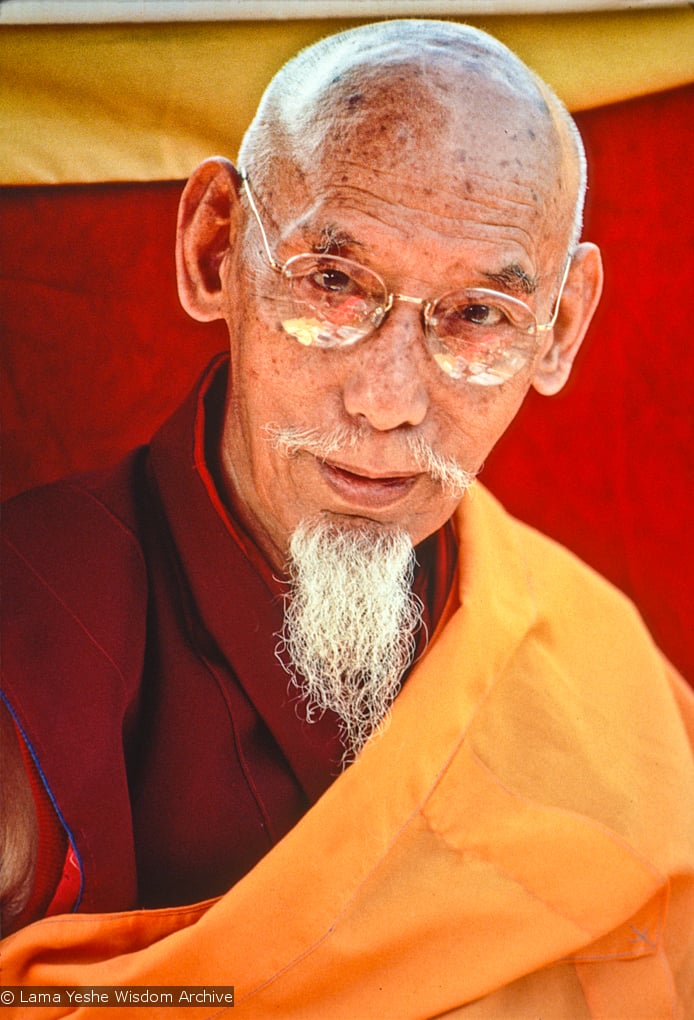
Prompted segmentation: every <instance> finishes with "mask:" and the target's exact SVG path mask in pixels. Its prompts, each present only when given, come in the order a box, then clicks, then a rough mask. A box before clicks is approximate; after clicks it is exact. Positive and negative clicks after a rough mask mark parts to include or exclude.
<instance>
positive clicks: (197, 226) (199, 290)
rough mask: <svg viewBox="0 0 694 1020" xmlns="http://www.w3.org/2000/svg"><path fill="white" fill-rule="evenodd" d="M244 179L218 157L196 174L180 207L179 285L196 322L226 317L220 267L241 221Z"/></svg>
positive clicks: (209, 161) (229, 164)
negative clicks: (241, 195) (242, 182)
mask: <svg viewBox="0 0 694 1020" xmlns="http://www.w3.org/2000/svg"><path fill="white" fill-rule="evenodd" d="M240 183H241V178H240V177H239V174H238V172H237V171H236V169H235V168H234V166H233V165H232V164H231V163H230V162H229V160H227V159H222V158H221V157H220V156H215V157H213V158H212V159H207V160H205V162H204V163H201V164H200V166H199V167H198V168H197V169H196V170H194V171H193V173H192V174H191V176H190V179H189V180H188V183H187V184H186V186H185V189H184V191H183V194H182V196H181V201H180V203H179V207H178V227H177V232H176V279H177V281H178V296H179V299H180V301H181V304H182V305H183V307H184V308H185V310H186V311H187V312H188V314H189V315H190V316H192V317H193V318H194V319H199V320H200V321H201V322H210V321H211V320H212V319H221V318H223V317H224V294H223V287H222V278H221V265H222V260H223V258H224V256H225V254H226V253H227V252H228V251H229V249H230V248H231V247H232V246H233V245H234V244H235V242H236V237H237V231H238V226H239V223H240V219H241V212H240V210H241V205H240V202H239V187H240Z"/></svg>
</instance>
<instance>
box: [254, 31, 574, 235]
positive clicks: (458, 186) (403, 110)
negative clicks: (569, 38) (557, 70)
mask: <svg viewBox="0 0 694 1020" xmlns="http://www.w3.org/2000/svg"><path fill="white" fill-rule="evenodd" d="M239 159H240V162H241V164H242V165H244V166H246V167H247V168H248V169H249V171H250V172H251V174H252V176H253V179H254V181H256V182H259V183H260V182H261V181H262V186H263V188H264V189H265V190H266V191H269V192H270V193H272V194H273V195H274V198H275V201H281V195H280V194H278V191H279V190H280V188H282V189H287V186H288V185H289V186H290V187H291V186H292V185H295V186H301V185H302V184H303V185H304V186H305V187H307V188H310V186H311V185H310V182H311V173H312V167H313V166H315V164H316V162H317V161H321V162H323V163H325V162H330V163H331V164H332V165H338V166H343V167H344V168H345V173H346V174H348V173H349V165H350V163H358V164H359V165H360V166H364V165H367V164H371V165H373V166H374V167H378V168H379V171H380V172H382V173H388V172H389V171H390V170H396V169H399V170H400V171H402V170H405V171H406V172H407V173H409V174H410V175H411V176H412V178H413V179H418V180H419V181H420V182H421V181H429V182H430V184H431V186H432V187H434V188H440V187H444V186H445V187H446V188H447V189H451V190H457V191H459V193H460V194H464V193H465V192H466V191H467V193H468V194H469V193H470V188H471V180H472V178H473V177H475V176H477V177H479V175H482V176H485V177H487V178H489V179H492V178H497V179H503V180H505V181H508V182H510V183H511V185H513V183H514V182H515V181H519V182H520V181H522V182H523V183H524V184H526V183H527V182H528V181H529V180H532V181H533V182H534V184H535V185H536V187H535V189H534V192H533V200H534V201H536V203H537V211H538V216H539V217H542V219H543V220H544V221H545V222H546V224H547V227H548V229H549V228H550V226H551V229H552V231H553V232H554V233H555V235H557V234H560V235H562V237H563V240H562V244H563V246H564V249H565V250H566V249H568V248H571V247H573V246H574V245H575V244H576V243H577V241H578V237H579V235H580V226H581V214H582V206H583V195H584V191H585V160H584V155H583V147H582V144H581V140H580V136H579V135H578V131H577V129H576V127H575V125H574V123H573V121H572V119H571V117H570V116H569V114H568V113H567V112H566V110H565V108H564V107H563V106H562V104H561V102H560V101H559V100H558V99H557V97H556V96H555V95H554V93H553V92H552V91H551V90H550V89H549V87H548V86H546V85H545V84H544V83H543V82H542V81H541V80H540V79H539V78H537V76H536V75H534V74H533V73H532V72H531V71H530V70H529V69H528V68H527V67H526V66H525V65H524V64H523V63H522V62H521V61H520V60H519V59H518V58H517V57H516V56H515V55H514V54H513V53H512V52H511V51H510V50H509V49H507V48H506V47H505V46H503V45H502V44H501V43H499V42H498V41H497V40H496V39H494V38H492V37H491V36H489V35H487V34H486V33H483V32H480V31H478V30H477V29H473V28H470V27H469V26H462V25H459V24H454V23H449V22H438V21H416V20H412V21H389V22H382V23H379V24H375V25H367V26H364V27H362V28H357V29H353V30H351V31H348V32H344V33H341V34H339V35H334V36H330V37H328V38H327V39H324V40H322V41H321V42H319V43H317V44H316V45H314V46H311V47H309V48H308V49H306V50H304V51H303V52H301V53H300V54H299V55H298V56H297V57H295V58H294V59H293V60H291V61H290V62H289V63H288V64H286V65H285V66H284V67H283V68H282V69H281V70H280V72H279V73H278V74H277V75H276V77H275V78H274V79H273V81H272V82H271V83H270V85H269V87H268V89H267V91H266V93H265V95H264V97H263V100H262V102H261V104H260V106H259V109H258V112H257V115H256V117H255V119H254V121H253V123H252V125H251V127H250V128H249V130H248V132H247V134H246V137H245V138H244V141H243V144H242V147H241V152H240V156H239Z"/></svg>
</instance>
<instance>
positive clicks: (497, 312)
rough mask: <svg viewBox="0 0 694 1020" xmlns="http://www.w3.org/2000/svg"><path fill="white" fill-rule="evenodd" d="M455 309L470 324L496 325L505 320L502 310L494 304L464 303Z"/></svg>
mask: <svg viewBox="0 0 694 1020" xmlns="http://www.w3.org/2000/svg"><path fill="white" fill-rule="evenodd" d="M455 311H456V315H457V316H458V317H459V318H460V319H461V320H462V321H463V322H465V323H469V324H470V325H472V326H498V325H500V324H501V323H504V322H505V321H506V316H505V315H504V313H503V311H502V310H501V309H500V308H498V307H497V306H496V305H481V304H480V305H477V304H475V305H464V306H461V307H460V308H457V309H456V310H455Z"/></svg>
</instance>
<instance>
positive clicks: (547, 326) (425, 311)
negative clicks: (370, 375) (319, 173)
mask: <svg viewBox="0 0 694 1020" xmlns="http://www.w3.org/2000/svg"><path fill="white" fill-rule="evenodd" d="M238 172H239V176H240V178H241V183H242V186H243V190H244V193H245V195H246V198H247V199H248V204H249V206H250V208H251V211H252V212H253V216H254V218H255V221H256V223H257V224H258V228H259V230H260V236H261V238H262V241H263V248H264V249H265V255H266V257H267V260H268V263H269V265H270V268H271V269H273V270H274V271H275V272H277V273H280V274H281V275H284V276H285V277H286V271H287V267H288V266H289V265H290V264H291V263H292V262H293V261H294V259H299V258H305V257H306V256H308V255H310V256H311V257H314V258H319V257H320V254H319V253H316V252H299V253H298V254H297V255H292V256H291V257H290V258H288V259H287V261H286V262H280V261H279V259H277V258H276V257H275V256H274V255H273V253H272V249H271V247H270V242H269V240H268V237H267V234H266V232H265V227H264V225H263V221H262V219H261V217H260V213H259V212H258V207H257V205H256V201H255V198H254V195H253V192H252V191H251V185H250V179H249V176H248V172H247V170H246V169H245V168H244V167H239V171H238ZM571 260H572V253H571V252H569V254H568V256H567V259H566V262H565V264H564V269H563V272H562V277H561V283H560V284H559V290H558V292H557V296H556V298H555V300H554V305H553V309H552V313H551V316H550V318H549V320H548V321H547V322H542V323H540V322H538V321H537V316H536V315H535V313H534V312H533V310H532V308H530V307H529V306H528V305H526V304H525V302H524V301H521V300H520V299H519V298H516V297H514V296H513V295H511V294H504V293H503V292H501V291H495V290H491V289H489V288H486V287H473V288H464V289H470V290H474V291H476V292H477V293H479V294H482V295H484V296H487V295H489V296H496V297H501V298H503V299H504V300H505V301H509V300H510V301H512V302H514V303H518V304H519V305H522V306H523V308H524V309H525V310H526V311H527V312H528V313H529V315H530V316H532V318H533V319H534V320H535V323H534V324H533V325H530V326H528V327H527V328H526V329H522V328H521V327H519V326H515V325H514V329H516V331H517V332H518V333H521V334H523V333H525V334H526V335H528V336H535V335H536V334H538V333H546V332H549V331H550V330H552V329H554V327H555V325H556V322H557V318H558V316H559V308H560V305H561V301H562V297H563V295H564V288H565V286H566V281H567V279H568V276H569V269H570V268H571ZM345 261H346V262H354V264H355V265H357V266H360V267H361V268H362V269H366V270H368V271H369V272H370V273H372V274H373V276H375V277H376V278H377V279H378V280H379V282H380V283H382V284H383V290H384V293H385V295H386V302H385V304H384V305H383V307H382V308H378V309H375V310H374V313H373V314H376V313H378V321H377V322H374V321H373V320H372V322H371V329H370V330H369V331H368V332H366V333H364V335H363V336H362V337H360V338H359V339H360V340H364V339H366V337H368V336H371V335H372V334H373V333H374V332H376V330H378V329H380V328H381V326H382V325H383V323H384V321H385V319H386V317H387V315H388V313H389V312H390V310H391V309H392V307H393V304H394V303H395V301H404V302H406V303H408V304H413V305H418V306H419V308H420V314H421V316H422V319H423V323H424V325H425V327H426V330H425V332H427V333H428V331H429V330H430V329H432V326H431V319H430V312H431V310H432V309H433V308H434V307H435V306H436V305H437V304H438V302H439V301H440V300H441V299H442V298H443V297H445V296H446V294H448V293H455V291H445V292H444V293H443V294H440V295H439V296H438V297H436V298H417V297H412V296H411V295H409V294H400V293H398V292H396V291H391V290H389V289H388V286H387V284H386V282H385V280H384V279H383V277H382V276H381V274H380V273H377V272H376V271H375V270H373V269H371V267H370V266H361V263H358V262H355V261H354V260H353V259H345ZM286 278H289V277H286ZM437 339H438V337H437ZM439 342H440V343H441V345H442V346H444V347H445V344H444V343H443V341H440V340H439ZM337 346H338V348H339V347H346V346H349V345H348V344H338V345H337ZM444 371H445V370H444ZM517 371H520V369H518V370H517ZM513 374H514V375H515V374H517V372H514V373H513Z"/></svg>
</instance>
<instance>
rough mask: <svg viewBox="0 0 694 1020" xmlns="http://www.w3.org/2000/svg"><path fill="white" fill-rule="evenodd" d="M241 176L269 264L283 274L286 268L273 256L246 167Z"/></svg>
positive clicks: (241, 169) (241, 168)
mask: <svg viewBox="0 0 694 1020" xmlns="http://www.w3.org/2000/svg"><path fill="white" fill-rule="evenodd" d="M239 176H240V178H241V183H242V184H243V190H244V192H245V194H246V198H247V199H248V204H249V205H250V207H251V211H252V213H253V215H254V216H255V220H256V223H257V224H258V227H259V228H260V236H261V237H262V239H263V247H264V248H265V254H266V255H267V258H268V262H269V263H270V265H271V266H272V268H273V269H275V270H276V271H277V272H278V273H281V272H282V271H283V270H284V266H283V265H282V263H281V262H278V261H277V259H276V258H275V256H274V255H273V254H272V250H271V248H270V242H269V241H268V239H267V234H266V233H265V227H264V226H263V221H262V220H261V218H260V213H259V212H258V207H257V206H256V204H255V199H254V198H253V192H252V191H251V186H250V184H249V181H248V173H247V172H246V170H245V169H244V167H239Z"/></svg>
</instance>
